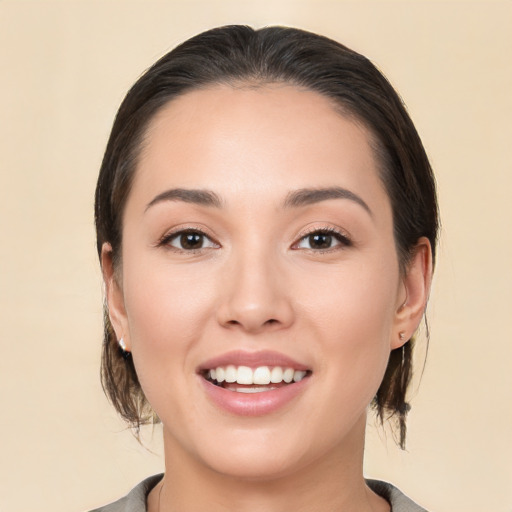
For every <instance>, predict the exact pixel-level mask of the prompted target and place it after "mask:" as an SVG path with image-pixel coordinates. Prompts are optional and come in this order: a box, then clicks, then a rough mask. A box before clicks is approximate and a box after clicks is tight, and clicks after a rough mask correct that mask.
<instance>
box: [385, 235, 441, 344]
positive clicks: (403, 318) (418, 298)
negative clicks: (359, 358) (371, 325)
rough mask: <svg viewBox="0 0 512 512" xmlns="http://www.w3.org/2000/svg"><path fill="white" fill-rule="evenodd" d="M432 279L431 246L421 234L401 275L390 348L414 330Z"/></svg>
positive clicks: (403, 341)
mask: <svg viewBox="0 0 512 512" xmlns="http://www.w3.org/2000/svg"><path fill="white" fill-rule="evenodd" d="M431 282H432V248H431V245H430V241H429V240H428V238H426V237H421V238H420V239H419V240H418V243H417V244H416V247H415V248H414V251H413V254H412V257H411V259H410V261H409V264H408V265H407V269H406V273H405V275H404V276H403V280H402V283H403V289H404V295H405V300H404V298H403V296H402V297H401V299H400V301H399V304H398V305H397V310H396V314H395V328H394V331H393V335H392V339H391V350H394V349H396V348H399V347H401V346H402V345H404V344H405V343H406V342H407V341H409V340H410V339H411V338H412V336H413V334H414V333H415V332H416V329H417V328H418V326H419V324H420V322H421V319H422V318H423V314H424V312H425V308H426V306H427V301H428V297H429V294H430V285H431Z"/></svg>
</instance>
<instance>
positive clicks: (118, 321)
mask: <svg viewBox="0 0 512 512" xmlns="http://www.w3.org/2000/svg"><path fill="white" fill-rule="evenodd" d="M101 270H102V273H103V282H104V284H105V296H106V300H107V306H108V315H109V318H110V323H111V324H112V327H113V329H114V331H115V333H116V338H117V339H118V340H123V344H124V347H123V349H124V350H125V351H129V350H130V341H129V339H128V330H127V320H126V310H125V307H124V296H123V291H122V287H121V284H120V282H119V276H118V275H116V271H115V268H114V261H113V254H112V246H111V245H110V244H109V243H104V244H103V245H102V248H101Z"/></svg>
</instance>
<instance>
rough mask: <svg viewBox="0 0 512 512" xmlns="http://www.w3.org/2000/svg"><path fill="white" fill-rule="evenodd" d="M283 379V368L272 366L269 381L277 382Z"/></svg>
mask: <svg viewBox="0 0 512 512" xmlns="http://www.w3.org/2000/svg"><path fill="white" fill-rule="evenodd" d="M282 380H283V369H282V368H281V367H279V366H276V367H275V368H272V371H271V372H270V382H272V383H274V384H277V383H279V382H281V381H282Z"/></svg>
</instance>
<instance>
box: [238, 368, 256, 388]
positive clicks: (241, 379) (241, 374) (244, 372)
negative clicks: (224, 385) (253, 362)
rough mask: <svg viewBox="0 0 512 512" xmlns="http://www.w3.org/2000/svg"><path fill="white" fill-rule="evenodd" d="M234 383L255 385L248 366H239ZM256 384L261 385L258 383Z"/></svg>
mask: <svg viewBox="0 0 512 512" xmlns="http://www.w3.org/2000/svg"><path fill="white" fill-rule="evenodd" d="M236 382H237V383H238V384H255V382H254V381H253V373H252V370H251V369H250V368H249V367H248V366H239V367H238V375H237V377H236ZM258 384H262V383H260V382H258Z"/></svg>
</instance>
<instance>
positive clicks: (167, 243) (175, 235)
mask: <svg viewBox="0 0 512 512" xmlns="http://www.w3.org/2000/svg"><path fill="white" fill-rule="evenodd" d="M184 235H197V236H200V237H202V239H203V243H205V241H206V240H208V241H210V243H211V244H212V245H215V246H217V247H220V244H219V243H218V242H216V241H215V240H213V239H212V237H210V236H208V235H207V234H206V233H205V232H204V231H202V230H200V229H197V228H185V229H179V230H177V231H173V232H171V233H166V234H165V235H164V236H163V237H162V238H161V239H160V240H159V242H158V244H157V245H158V246H159V247H166V248H168V249H171V250H174V251H177V252H187V253H192V254H194V253H196V252H199V251H201V250H204V249H210V248H213V247H199V248H197V249H184V248H179V247H174V246H172V245H171V242H172V241H173V240H177V239H179V238H180V237H182V236H184Z"/></svg>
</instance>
